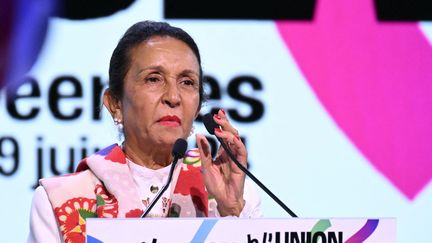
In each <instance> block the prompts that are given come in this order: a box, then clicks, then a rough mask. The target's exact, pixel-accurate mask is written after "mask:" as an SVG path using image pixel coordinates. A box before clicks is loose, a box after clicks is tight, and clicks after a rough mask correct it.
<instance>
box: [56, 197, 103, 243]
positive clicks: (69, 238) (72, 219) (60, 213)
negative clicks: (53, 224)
mask: <svg viewBox="0 0 432 243" xmlns="http://www.w3.org/2000/svg"><path fill="white" fill-rule="evenodd" d="M95 207H96V200H94V199H89V198H84V197H78V198H72V199H70V200H68V201H66V202H65V203H64V204H63V205H62V206H61V207H57V208H55V209H54V213H55V215H56V216H57V220H58V222H59V224H60V230H61V231H62V233H63V235H64V239H65V242H66V243H69V242H70V243H75V242H83V243H84V242H85V234H86V228H85V218H83V217H82V216H81V215H80V213H79V211H78V210H83V211H86V212H90V213H91V212H94V211H95Z"/></svg>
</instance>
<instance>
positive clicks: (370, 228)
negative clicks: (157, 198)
mask: <svg viewBox="0 0 432 243" xmlns="http://www.w3.org/2000/svg"><path fill="white" fill-rule="evenodd" d="M86 227H87V243H101V242H103V243H129V242H130V243H144V242H145V243H186V242H188V243H189V242H193V243H202V242H208V243H228V242H229V243H231V242H239V243H240V242H245V243H315V242H316V243H333V242H334V243H336V242H337V243H339V242H340V243H361V242H365V243H383V242H385V243H393V242H396V219H394V218H380V219H363V218H361V219H360V218H357V219H345V218H330V219H313V218H290V219H282V218H273V219H270V218H260V219H243V218H190V219H189V218H168V219H151V218H150V219H148V218H147V219H139V218H138V219H101V218H88V219H87V226H86Z"/></svg>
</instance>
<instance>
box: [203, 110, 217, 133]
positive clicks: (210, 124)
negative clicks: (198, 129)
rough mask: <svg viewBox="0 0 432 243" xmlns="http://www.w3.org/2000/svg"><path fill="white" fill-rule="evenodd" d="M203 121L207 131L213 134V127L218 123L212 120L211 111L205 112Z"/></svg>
mask: <svg viewBox="0 0 432 243" xmlns="http://www.w3.org/2000/svg"><path fill="white" fill-rule="evenodd" d="M203 123H204V126H205V128H206V129H207V132H208V133H210V134H211V135H214V130H215V128H218V127H219V125H218V124H217V123H216V122H215V121H214V120H213V115H212V114H211V113H207V114H206V115H204V117H203Z"/></svg>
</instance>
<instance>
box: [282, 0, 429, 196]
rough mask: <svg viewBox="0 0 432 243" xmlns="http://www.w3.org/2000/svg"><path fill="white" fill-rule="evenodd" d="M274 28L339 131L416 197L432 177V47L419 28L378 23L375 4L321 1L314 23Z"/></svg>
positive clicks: (289, 23)
mask: <svg viewBox="0 0 432 243" xmlns="http://www.w3.org/2000/svg"><path fill="white" fill-rule="evenodd" d="M276 25H277V28H278V30H279V33H280V35H281V37H282V39H283V40H284V42H285V43H286V45H287V47H288V48H289V50H290V52H291V53H292V55H293V56H294V58H295V60H296V62H297V64H298V66H299V68H300V69H301V71H302V73H303V74H304V76H305V77H306V79H307V81H308V83H309V85H310V86H311V87H312V89H313V90H314V92H315V94H316V95H317V97H318V99H319V100H320V102H321V103H322V104H323V106H324V107H325V108H326V110H327V111H328V112H329V114H330V115H331V116H332V117H333V119H334V120H335V122H336V123H337V124H338V126H339V127H340V128H341V129H342V130H343V131H344V133H345V134H346V135H347V136H348V138H349V139H350V140H351V141H352V143H353V144H355V145H356V147H357V148H358V149H359V150H360V151H361V152H362V153H363V155H364V156H365V157H366V158H367V159H368V160H369V161H370V162H371V163H372V164H373V166H374V167H375V168H376V169H377V170H378V171H380V172H381V173H382V174H383V175H384V176H385V177H387V178H388V179H389V180H390V181H391V183H392V184H393V185H394V186H395V187H396V188H398V189H399V190H400V191H401V192H402V193H403V194H404V195H405V196H406V197H408V198H409V199H411V200H413V199H414V198H415V196H416V195H417V194H418V193H419V192H420V191H421V190H422V189H423V188H424V187H425V186H426V185H427V184H428V183H429V181H430V180H431V177H432V46H431V44H430V43H429V42H428V41H427V39H426V37H425V36H424V35H423V33H422V32H421V30H420V29H419V26H418V24H417V23H412V22H411V23H404V22H379V21H378V20H377V17H376V14H375V10H374V5H373V0H358V1H344V0H320V1H317V6H316V9H315V16H314V21H313V22H311V21H304V22H303V21H297V22H293V21H287V22H284V21H279V22H276Z"/></svg>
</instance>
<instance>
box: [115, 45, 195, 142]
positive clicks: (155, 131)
mask: <svg viewBox="0 0 432 243" xmlns="http://www.w3.org/2000/svg"><path fill="white" fill-rule="evenodd" d="M129 57H130V66H129V70H128V72H127V73H126V77H125V80H124V94H123V98H122V100H121V101H120V109H121V115H122V117H121V119H122V121H123V125H124V133H125V139H126V141H127V143H138V144H137V145H138V146H139V145H141V146H142V145H144V146H149V145H166V144H174V142H175V140H177V139H178V138H187V137H188V136H189V133H190V130H191V127H192V122H193V120H194V119H195V118H196V116H197V112H198V105H199V82H200V81H199V64H198V60H197V58H196V56H195V54H194V53H193V52H192V50H191V49H190V48H189V47H188V46H187V45H186V44H185V43H184V42H182V41H180V40H177V39H175V38H172V37H153V38H151V39H149V40H148V41H146V42H143V43H141V44H139V45H138V46H136V47H135V48H133V49H131V50H130V56H129Z"/></svg>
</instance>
